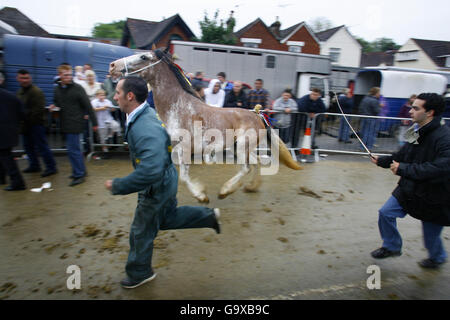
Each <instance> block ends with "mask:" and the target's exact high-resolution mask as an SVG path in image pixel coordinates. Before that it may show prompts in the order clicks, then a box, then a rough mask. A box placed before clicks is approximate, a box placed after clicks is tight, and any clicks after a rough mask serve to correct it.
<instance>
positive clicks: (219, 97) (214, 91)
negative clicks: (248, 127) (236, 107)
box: [205, 79, 225, 108]
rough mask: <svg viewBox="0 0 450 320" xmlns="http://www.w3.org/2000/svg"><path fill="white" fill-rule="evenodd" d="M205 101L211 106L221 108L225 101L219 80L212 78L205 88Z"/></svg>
mask: <svg viewBox="0 0 450 320" xmlns="http://www.w3.org/2000/svg"><path fill="white" fill-rule="evenodd" d="M205 102H206V104H209V105H210V106H212V107H217V108H222V107H223V103H224V102H225V91H224V90H223V89H221V88H220V81H219V80H218V79H213V80H211V81H210V82H209V86H208V88H207V89H206V90H205Z"/></svg>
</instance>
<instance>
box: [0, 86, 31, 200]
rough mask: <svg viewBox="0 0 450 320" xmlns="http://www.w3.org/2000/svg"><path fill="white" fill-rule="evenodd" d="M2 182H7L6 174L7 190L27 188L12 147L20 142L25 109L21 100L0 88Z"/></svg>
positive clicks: (0, 175)
mask: <svg viewBox="0 0 450 320" xmlns="http://www.w3.org/2000/svg"><path fill="white" fill-rule="evenodd" d="M0 115H1V116H0V137H1V139H0V184H5V183H6V179H5V178H6V177H5V175H6V174H8V175H9V177H10V184H9V186H7V187H6V188H5V190H6V191H16V190H25V182H24V181H23V178H22V175H21V174H20V171H19V168H18V167H17V163H16V161H15V160H14V157H13V154H12V152H11V151H12V148H13V147H15V146H17V145H18V144H19V126H20V121H22V120H23V117H24V110H23V105H22V103H21V101H20V100H19V99H18V98H17V97H16V96H14V95H13V94H11V93H9V92H8V91H6V90H4V89H1V88H0Z"/></svg>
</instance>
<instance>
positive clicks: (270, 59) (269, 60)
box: [266, 56, 275, 69]
mask: <svg viewBox="0 0 450 320" xmlns="http://www.w3.org/2000/svg"><path fill="white" fill-rule="evenodd" d="M266 68H269V69H274V68H275V56H267V57H266Z"/></svg>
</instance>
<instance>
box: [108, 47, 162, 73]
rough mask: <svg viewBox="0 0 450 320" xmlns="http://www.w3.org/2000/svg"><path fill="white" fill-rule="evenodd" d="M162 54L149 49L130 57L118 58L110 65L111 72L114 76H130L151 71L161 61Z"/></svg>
mask: <svg viewBox="0 0 450 320" xmlns="http://www.w3.org/2000/svg"><path fill="white" fill-rule="evenodd" d="M161 58H162V56H160V57H158V52H155V51H149V52H143V53H138V54H135V55H132V56H129V57H125V58H122V59H118V60H116V61H113V62H111V64H110V65H109V73H110V74H111V75H112V76H128V75H132V74H138V75H139V74H141V73H142V72H144V71H150V70H151V68H152V67H153V66H155V65H157V64H158V63H160V62H161Z"/></svg>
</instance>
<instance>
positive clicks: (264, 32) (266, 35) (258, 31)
mask: <svg viewBox="0 0 450 320" xmlns="http://www.w3.org/2000/svg"><path fill="white" fill-rule="evenodd" d="M240 38H256V39H261V40H262V43H261V44H259V45H258V48H260V49H271V50H286V49H285V47H286V46H284V45H282V44H280V43H279V42H278V40H277V39H276V38H275V37H274V36H273V35H272V34H271V33H270V32H269V30H268V29H267V28H266V27H264V25H263V24H262V23H261V22H258V23H256V24H255V25H254V26H253V27H252V28H251V29H249V30H247V31H246V32H244V33H243V34H242V35H241V36H240V37H239V39H238V43H237V44H236V45H238V46H243V45H244V44H243V43H242V42H240Z"/></svg>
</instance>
